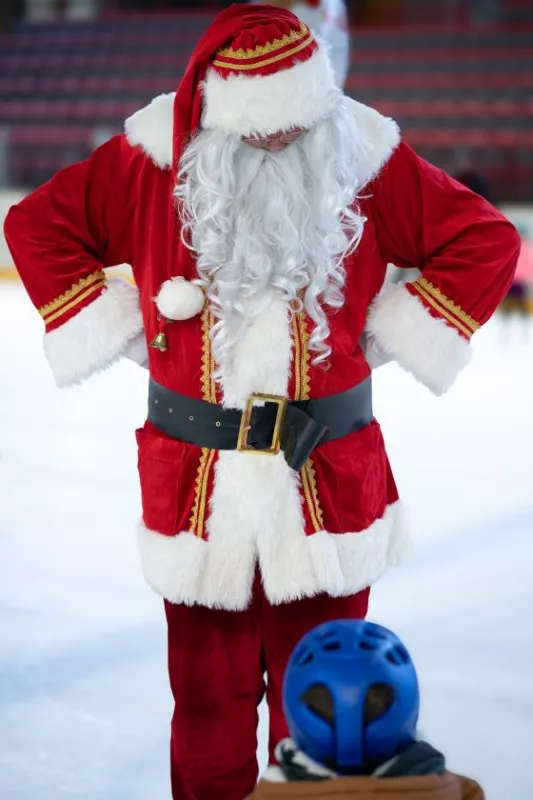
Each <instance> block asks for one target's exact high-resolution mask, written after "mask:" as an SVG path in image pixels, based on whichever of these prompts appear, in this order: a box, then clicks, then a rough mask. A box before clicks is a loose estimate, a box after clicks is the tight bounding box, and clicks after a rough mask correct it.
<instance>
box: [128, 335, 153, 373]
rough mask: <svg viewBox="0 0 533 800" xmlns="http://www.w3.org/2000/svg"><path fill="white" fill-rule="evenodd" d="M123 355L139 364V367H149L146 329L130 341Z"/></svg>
mask: <svg viewBox="0 0 533 800" xmlns="http://www.w3.org/2000/svg"><path fill="white" fill-rule="evenodd" d="M122 357H123V358H128V359H129V360H130V361H133V362H134V363H135V364H138V365H139V367H144V369H148V345H147V343H146V334H145V332H144V330H143V331H141V333H139V334H138V335H137V336H136V337H135V339H132V340H131V341H130V342H128V345H127V347H126V348H125V350H124V352H123V353H122Z"/></svg>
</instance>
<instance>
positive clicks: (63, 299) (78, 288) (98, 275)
mask: <svg viewBox="0 0 533 800" xmlns="http://www.w3.org/2000/svg"><path fill="white" fill-rule="evenodd" d="M102 280H105V272H103V271H102V270H100V271H99V272H93V274H92V275H89V276H88V277H87V278H82V279H81V280H79V281H78V282H77V283H75V284H74V285H73V286H71V287H70V289H68V291H66V292H64V293H63V294H60V295H59V296H58V297H56V298H55V300H52V301H51V302H50V303H47V304H46V305H44V306H42V307H41V308H40V309H39V314H40V315H41V316H42V317H46V316H47V315H48V314H50V313H52V311H57V309H59V308H61V306H63V305H64V304H65V303H68V302H69V300H73V299H74V297H75V296H76V295H77V294H79V292H82V291H83V290H84V289H86V288H87V287H88V286H91V285H92V284H93V283H96V282H97V281H102Z"/></svg>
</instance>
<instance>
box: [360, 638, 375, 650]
mask: <svg viewBox="0 0 533 800" xmlns="http://www.w3.org/2000/svg"><path fill="white" fill-rule="evenodd" d="M359 647H360V648H361V650H375V649H376V648H377V643H374V642H368V641H366V640H365V639H362V640H361V641H360V642H359Z"/></svg>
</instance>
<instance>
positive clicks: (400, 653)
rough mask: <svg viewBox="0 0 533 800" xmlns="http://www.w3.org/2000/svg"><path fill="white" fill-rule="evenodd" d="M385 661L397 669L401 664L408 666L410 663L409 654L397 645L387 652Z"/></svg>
mask: <svg viewBox="0 0 533 800" xmlns="http://www.w3.org/2000/svg"><path fill="white" fill-rule="evenodd" d="M386 659H387V661H388V662H389V663H390V664H394V665H395V666H397V667H399V666H401V665H402V664H409V663H410V661H411V659H410V658H409V653H408V652H407V650H406V649H405V647H402V645H401V644H398V645H396V646H395V647H393V648H392V649H391V650H389V651H388V652H387V655H386Z"/></svg>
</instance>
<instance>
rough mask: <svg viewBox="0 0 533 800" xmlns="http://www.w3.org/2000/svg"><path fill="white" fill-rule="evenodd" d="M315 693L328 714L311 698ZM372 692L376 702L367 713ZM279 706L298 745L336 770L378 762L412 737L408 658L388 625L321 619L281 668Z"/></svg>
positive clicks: (413, 689)
mask: <svg viewBox="0 0 533 800" xmlns="http://www.w3.org/2000/svg"><path fill="white" fill-rule="evenodd" d="M321 693H322V697H323V699H324V700H325V705H326V706H328V704H329V709H330V713H329V714H328V713H326V714H324V713H323V706H324V704H322V709H320V708H317V704H316V702H315V701H314V700H311V699H310V698H311V697H314V698H315V699H316V697H317V696H318V697H320V694H321ZM373 694H374V696H376V697H378V696H379V697H380V698H381V700H380V701H379V702H380V703H381V707H379V704H378V709H377V712H376V709H374V711H373V712H372V711H370V713H369V704H368V701H369V699H371V698H372V695H373ZM383 698H385V700H383ZM283 704H284V710H285V716H286V719H287V723H288V726H289V730H290V732H291V736H292V737H293V739H294V740H295V742H296V744H297V745H298V747H299V748H301V749H302V750H303V751H304V752H305V753H306V754H307V755H309V756H310V757H311V758H312V759H314V760H315V761H318V762H319V763H321V764H327V765H329V766H331V765H334V766H335V767H336V769H337V771H338V772H339V773H341V774H350V772H352V773H358V772H361V771H364V769H365V765H371V764H379V763H383V762H384V761H387V760H388V759H390V758H392V757H393V756H394V755H395V754H396V753H397V752H398V751H399V750H401V749H403V748H404V747H407V746H408V745H409V744H410V743H411V742H412V741H413V740H414V739H415V738H416V726H417V722H418V713H419V706H420V697H419V690H418V680H417V676H416V671H415V668H414V666H413V662H412V660H411V657H410V655H409V653H408V652H407V650H406V648H405V646H404V645H403V643H402V642H401V640H400V639H399V638H398V637H397V636H396V635H395V634H394V633H392V631H389V630H387V628H383V627H382V626H381V625H376V624H374V623H372V622H365V621H364V620H339V621H337V622H327V623H325V624H324V625H320V626H319V627H318V628H315V629H314V630H313V631H311V632H310V633H308V634H307V635H306V636H304V638H303V639H302V640H301V641H300V643H299V644H298V645H297V647H296V649H295V650H294V652H293V654H292V656H291V658H290V661H289V664H288V667H287V671H286V673H285V680H284V686H283Z"/></svg>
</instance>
